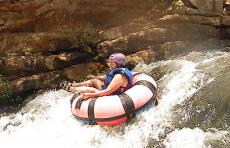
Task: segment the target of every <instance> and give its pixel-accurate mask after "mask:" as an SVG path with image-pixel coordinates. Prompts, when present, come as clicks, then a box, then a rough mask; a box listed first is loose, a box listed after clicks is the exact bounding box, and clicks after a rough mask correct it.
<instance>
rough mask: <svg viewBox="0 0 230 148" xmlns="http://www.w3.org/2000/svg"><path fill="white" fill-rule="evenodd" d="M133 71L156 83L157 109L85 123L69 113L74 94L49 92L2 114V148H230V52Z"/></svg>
mask: <svg viewBox="0 0 230 148" xmlns="http://www.w3.org/2000/svg"><path fill="white" fill-rule="evenodd" d="M134 71H139V72H145V73H146V74H148V75H151V76H152V77H154V78H155V79H156V80H157V84H158V99H159V105H158V106H157V107H152V108H150V109H149V110H147V111H144V112H143V113H141V114H140V115H139V116H137V117H136V118H135V119H133V120H132V121H131V122H130V123H127V124H124V125H120V126H114V127H107V126H99V125H88V124H84V123H83V122H81V121H78V120H76V119H75V118H74V116H73V115H72V114H71V111H70V104H69V99H70V94H69V93H68V92H66V91H64V90H51V91H48V92H45V93H43V94H41V95H38V96H36V97H35V98H33V99H32V100H31V101H28V102H27V103H25V105H24V106H23V107H22V108H21V109H20V110H18V111H17V112H15V113H7V112H5V113H1V114H0V147H1V148H3V147H7V148H15V147H19V148H21V147H23V148H41V147H54V148H55V147H57V148H64V147H65V148H76V147H100V148H101V147H102V148H103V147H119V148H120V147H124V148H131V147H135V148H142V147H153V148H154V147H166V148H185V147H186V148H206V147H207V148H211V147H213V148H217V147H218V148H222V147H223V148H226V147H230V119H229V118H230V117H229V113H230V88H229V87H230V53H229V52H225V51H224V50H212V51H202V52H190V53H187V54H186V55H183V56H179V57H174V58H173V59H171V60H170V59H169V60H165V61H158V62H152V63H149V64H144V63H140V64H138V65H137V66H136V67H135V69H134Z"/></svg>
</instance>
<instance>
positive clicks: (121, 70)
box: [103, 68, 132, 95]
mask: <svg viewBox="0 0 230 148" xmlns="http://www.w3.org/2000/svg"><path fill="white" fill-rule="evenodd" d="M119 73H121V74H124V75H125V76H126V77H127V79H128V85H127V87H125V88H124V87H120V88H118V89H117V90H116V91H114V92H113V93H112V95H119V94H121V93H122V92H124V91H125V90H127V89H128V88H130V87H131V86H132V72H131V71H130V70H128V69H127V68H115V69H113V70H110V71H109V73H108V74H107V75H106V77H105V80H104V84H105V85H104V87H103V89H106V88H107V87H108V86H109V84H110V83H111V81H112V79H113V77H114V75H115V74H119ZM122 88H124V89H125V90H124V91H122V90H121V89H122Z"/></svg>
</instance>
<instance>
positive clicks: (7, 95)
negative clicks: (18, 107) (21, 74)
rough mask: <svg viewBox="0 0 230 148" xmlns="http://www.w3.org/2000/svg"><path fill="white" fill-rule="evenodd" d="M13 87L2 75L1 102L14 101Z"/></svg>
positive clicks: (0, 79) (0, 80) (0, 83)
mask: <svg viewBox="0 0 230 148" xmlns="http://www.w3.org/2000/svg"><path fill="white" fill-rule="evenodd" d="M12 96H13V94H12V88H11V85H10V84H9V82H8V81H7V80H6V79H5V78H4V77H3V76H2V75H0V104H5V103H10V102H12Z"/></svg>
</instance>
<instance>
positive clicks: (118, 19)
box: [0, 0, 230, 94]
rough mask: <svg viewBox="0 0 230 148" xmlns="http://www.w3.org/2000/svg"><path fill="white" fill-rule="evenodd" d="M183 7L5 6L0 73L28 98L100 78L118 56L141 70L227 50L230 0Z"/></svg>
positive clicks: (160, 2) (171, 3)
mask: <svg viewBox="0 0 230 148" xmlns="http://www.w3.org/2000/svg"><path fill="white" fill-rule="evenodd" d="M183 2H184V4H186V6H189V5H188V4H187V2H186V1H184V0H183ZM183 2H182V1H180V0H142V1H140V0H126V1H121V0H116V1H114V0H65V1H63V0H33V1H31V0H11V1H9V0H0V74H1V75H3V76H4V77H6V78H7V80H9V81H10V84H11V85H12V88H13V92H14V93H15V94H23V93H25V92H27V91H32V90H38V89H41V88H54V87H55V85H56V84H57V83H59V82H60V81H62V80H65V79H67V80H77V79H82V78H84V77H85V76H86V75H87V74H88V73H94V74H97V73H100V72H101V70H103V69H105V67H104V66H103V65H104V64H103V63H104V59H105V58H107V57H108V56H109V54H111V53H113V52H123V53H125V54H127V55H130V56H128V59H129V60H130V61H131V63H134V64H135V63H137V62H138V61H140V60H145V59H146V60H147V61H149V60H154V59H155V60H160V59H164V58H168V57H170V56H171V55H173V54H179V53H182V52H184V51H189V50H197V49H211V48H216V47H217V48H221V47H223V46H226V45H229V37H230V36H229V26H230V23H229V22H230V16H229V15H228V14H229V12H230V11H229V4H228V0H227V1H222V0H213V1H210V0H191V1H190V2H191V4H193V5H194V6H195V7H197V9H198V10H196V9H193V8H189V7H186V6H185V5H184V4H183ZM222 14H224V16H223V15H222ZM137 56H138V57H137ZM146 57H148V58H146ZM79 71H81V72H79Z"/></svg>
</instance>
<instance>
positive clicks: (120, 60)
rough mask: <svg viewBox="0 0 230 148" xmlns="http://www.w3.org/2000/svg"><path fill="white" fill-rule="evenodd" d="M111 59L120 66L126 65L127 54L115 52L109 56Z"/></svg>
mask: <svg viewBox="0 0 230 148" xmlns="http://www.w3.org/2000/svg"><path fill="white" fill-rule="evenodd" d="M109 61H114V62H116V63H117V64H118V66H125V65H126V62H127V60H126V56H125V55H124V54H122V53H114V54H111V55H110V57H109Z"/></svg>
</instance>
